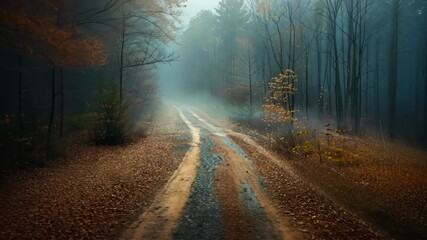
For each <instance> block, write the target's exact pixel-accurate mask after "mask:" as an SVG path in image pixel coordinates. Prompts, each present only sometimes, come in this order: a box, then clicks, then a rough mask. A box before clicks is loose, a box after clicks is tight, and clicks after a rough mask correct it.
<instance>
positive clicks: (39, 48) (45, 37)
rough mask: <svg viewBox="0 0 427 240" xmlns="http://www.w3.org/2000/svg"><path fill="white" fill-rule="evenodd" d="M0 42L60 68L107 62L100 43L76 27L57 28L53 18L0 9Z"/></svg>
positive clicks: (93, 65)
mask: <svg viewBox="0 0 427 240" xmlns="http://www.w3.org/2000/svg"><path fill="white" fill-rule="evenodd" d="M0 29H1V32H2V33H4V34H2V36H4V37H2V38H1V39H0V43H2V44H3V45H6V46H8V47H12V48H15V49H18V50H19V51H21V52H24V53H25V54H30V55H34V56H37V57H40V58H42V59H45V60H48V61H50V62H52V64H54V65H57V66H62V67H77V68H84V67H100V66H103V65H105V64H106V63H107V55H106V52H105V50H104V49H103V45H102V43H101V42H100V41H99V40H98V39H96V38H94V37H85V36H84V32H83V31H82V30H80V29H78V28H76V27H66V28H59V27H58V24H57V21H56V18H54V17H50V16H42V15H30V14H29V13H27V12H25V11H23V10H19V11H13V10H12V11H11V9H7V8H1V9H0Z"/></svg>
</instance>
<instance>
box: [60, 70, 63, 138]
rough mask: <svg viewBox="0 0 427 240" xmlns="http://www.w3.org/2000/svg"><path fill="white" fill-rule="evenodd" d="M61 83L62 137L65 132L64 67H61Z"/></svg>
mask: <svg viewBox="0 0 427 240" xmlns="http://www.w3.org/2000/svg"><path fill="white" fill-rule="evenodd" d="M59 83H60V86H59V87H60V92H61V101H60V105H59V108H60V109H59V111H60V120H59V122H60V123H59V137H60V138H62V136H63V134H64V69H63V68H60V69H59Z"/></svg>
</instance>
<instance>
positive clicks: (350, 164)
mask: <svg viewBox="0 0 427 240" xmlns="http://www.w3.org/2000/svg"><path fill="white" fill-rule="evenodd" d="M215 115H217V117H216V118H215V117H213V116H215ZM205 116H206V117H207V118H209V117H211V119H210V120H211V121H213V122H219V123H220V124H221V125H227V126H229V127H230V128H232V129H234V130H235V131H237V132H245V133H247V134H248V135H250V136H252V137H254V138H256V139H257V142H258V143H260V144H261V145H262V146H264V147H265V148H267V149H270V150H271V151H273V152H274V153H275V154H277V155H278V158H280V160H281V161H282V162H283V163H286V164H289V166H290V167H291V168H292V169H293V171H294V172H295V173H296V174H297V175H298V176H299V177H301V179H303V181H304V182H305V183H307V184H309V185H310V186H312V187H313V188H314V189H316V190H317V192H318V193H321V194H322V195H324V196H327V198H328V199H330V200H331V201H333V202H334V203H335V204H338V205H340V206H343V207H344V208H345V209H348V210H349V211H351V212H353V213H355V214H357V215H358V216H359V217H361V219H364V220H365V221H366V222H370V223H371V224H372V225H373V226H375V228H376V229H378V230H379V231H380V232H381V233H382V234H383V235H384V236H386V237H387V238H394V239H427V194H426V193H427V152H426V151H425V150H420V149H417V148H413V147H410V146H408V145H407V144H406V143H402V142H395V143H391V142H386V143H382V141H380V140H377V139H372V138H358V137H351V136H342V135H341V136H340V135H331V137H330V140H329V144H327V145H326V144H325V145H326V146H323V147H322V155H323V156H322V162H321V161H320V159H319V156H318V153H317V151H313V152H311V153H309V154H306V155H300V154H295V153H289V152H283V151H282V150H283V149H278V148H277V146H274V145H272V144H271V142H270V141H269V140H267V137H265V136H262V135H260V134H259V131H257V130H258V129H256V128H254V127H253V126H250V125H248V124H235V123H232V122H230V121H229V120H225V119H224V118H223V117H221V116H220V115H219V114H215V111H210V112H209V114H208V115H205ZM232 139H233V140H235V141H236V142H237V143H239V144H240V145H241V146H243V147H244V149H245V150H247V151H248V153H249V154H250V155H254V156H253V157H252V158H253V159H257V158H258V157H257V153H256V152H255V153H253V150H252V149H251V147H250V146H245V144H244V143H243V142H242V141H241V140H239V139H238V138H236V137H232ZM259 169H260V171H261V173H263V172H264V176H266V177H267V179H266V181H267V182H269V183H270V185H271V186H270V187H271V188H272V189H273V190H272V195H273V196H277V198H278V199H281V200H280V201H285V202H290V203H292V201H291V200H290V199H289V198H290V197H291V196H289V194H288V193H287V191H288V189H287V188H284V187H283V186H286V185H287V181H288V180H287V179H286V178H283V176H282V175H283V173H280V171H279V173H276V174H275V172H276V171H277V169H276V167H275V166H274V165H264V166H260V167H259ZM267 185H268V184H267ZM302 202H303V201H302ZM309 205H310V204H308V205H307V204H305V203H303V206H302V207H300V209H302V210H305V209H307V206H309ZM292 208H293V209H298V207H296V208H295V207H292ZM291 212H292V211H291ZM311 217H313V215H312V214H311ZM315 219H318V216H315ZM307 220H308V221H309V220H310V216H307ZM309 222H310V221H309ZM311 224H314V223H313V221H311ZM310 231H312V230H310Z"/></svg>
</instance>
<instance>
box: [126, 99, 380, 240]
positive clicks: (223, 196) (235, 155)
mask: <svg viewBox="0 0 427 240" xmlns="http://www.w3.org/2000/svg"><path fill="white" fill-rule="evenodd" d="M174 107H175V108H176V110H177V113H178V114H179V116H180V118H181V120H182V121H183V122H184V123H185V124H186V125H187V126H188V128H189V131H190V132H191V135H192V141H191V144H190V145H191V147H190V149H189V150H188V152H187V153H186V155H185V157H184V159H183V161H182V163H181V164H180V166H179V167H178V169H177V170H176V171H175V173H174V174H173V176H172V177H171V178H170V180H169V181H168V182H167V184H166V185H165V186H164V188H163V189H162V190H161V191H159V192H158V194H157V196H156V198H155V201H154V202H153V204H152V205H151V206H150V207H149V209H148V210H147V211H145V212H144V213H142V214H141V215H140V216H139V218H138V220H137V221H135V222H134V223H133V224H132V226H131V227H130V228H129V229H128V230H127V231H126V232H125V233H124V235H123V236H122V238H123V239H308V238H316V239H319V238H331V236H332V238H341V237H343V236H346V237H348V238H349V239H361V238H369V239H376V238H382V237H381V236H380V235H379V234H377V233H375V232H374V231H373V230H372V229H371V228H370V227H369V226H368V225H367V224H365V223H364V222H363V221H361V220H359V219H357V217H355V216H354V215H352V214H350V213H347V212H346V211H345V210H344V209H342V208H340V207H339V206H335V205H334V203H333V202H332V201H330V200H328V199H327V198H326V197H324V196H323V195H321V194H320V193H317V192H316V194H317V195H316V197H313V199H312V200H313V202H317V203H318V205H319V211H323V208H325V207H326V208H327V209H328V210H329V211H330V213H327V214H324V215H325V216H328V218H331V217H332V218H334V216H335V218H336V219H335V220H334V219H333V220H332V221H334V222H336V223H334V224H331V225H337V229H340V231H341V232H337V233H332V235H327V234H324V232H323V230H324V229H322V230H319V231H317V230H315V228H322V224H324V220H322V216H320V217H319V218H318V219H320V221H318V220H317V219H315V218H316V217H317V216H318V215H321V214H322V213H320V214H319V213H318V212H317V213H316V211H317V210H314V212H312V214H311V215H310V216H309V218H310V219H311V220H312V222H315V223H318V224H317V225H316V224H308V223H306V222H305V221H300V220H301V219H303V220H306V219H305V218H304V217H303V216H302V215H301V214H297V215H295V214H294V211H293V209H290V208H289V206H294V205H295V204H294V203H292V202H289V203H288V202H283V201H281V200H280V198H277V197H275V198H273V197H272V194H271V190H272V188H270V187H274V183H273V184H271V183H270V184H267V183H266V180H265V179H266V178H265V177H266V176H265V175H262V174H261V173H260V171H259V170H260V169H259V168H261V170H262V168H263V166H264V164H268V165H271V166H275V169H279V170H280V172H281V173H282V174H284V177H283V179H286V180H287V182H289V184H287V186H288V187H289V189H288V191H285V193H289V194H291V195H292V194H294V195H295V196H298V197H300V196H299V195H300V194H307V191H308V192H309V194H311V192H313V191H316V190H314V189H311V188H310V187H308V186H307V185H304V184H303V183H301V180H300V179H299V178H298V176H297V175H295V174H294V173H293V171H292V169H291V168H289V167H288V166H287V165H286V164H284V163H283V162H282V161H280V160H279V159H277V158H276V157H275V156H274V155H272V153H270V152H269V151H267V150H266V149H264V148H263V147H261V146H259V145H258V144H257V143H256V142H255V141H253V140H252V139H251V138H249V137H248V136H246V135H243V134H239V133H236V132H233V131H232V130H230V129H227V128H218V127H216V126H214V125H213V124H212V123H210V122H209V121H208V120H207V118H203V117H201V115H202V114H200V112H197V113H196V110H194V109H192V108H189V107H186V106H174ZM198 113H199V114H198ZM232 138H237V139H239V141H241V142H242V143H241V144H237V143H236V141H233V140H232ZM243 145H244V146H245V149H243V148H242V147H241V146H243ZM247 150H249V151H250V152H251V153H253V152H255V153H256V154H258V155H261V156H262V159H264V161H265V162H264V163H262V164H261V165H259V161H260V157H259V156H258V157H257V160H256V161H257V162H258V163H254V162H253V160H252V159H251V156H252V155H248V153H247ZM277 183H280V182H277ZM277 183H276V184H277ZM280 184H281V183H280ZM298 184H300V185H298ZM299 188H306V189H307V188H308V189H309V190H306V189H305V191H299V190H300V189H299ZM295 189H297V190H298V191H295ZM285 193H284V194H283V195H285ZM318 196H322V197H320V198H319V197H318ZM290 201H298V200H297V199H291V200H290ZM287 205H289V206H287ZM308 207H309V206H308ZM300 215H301V216H300ZM301 225H302V226H301ZM328 225H329V224H326V229H328ZM313 226H314V227H313ZM334 234H336V235H334Z"/></svg>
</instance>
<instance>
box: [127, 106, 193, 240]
mask: <svg viewBox="0 0 427 240" xmlns="http://www.w3.org/2000/svg"><path fill="white" fill-rule="evenodd" d="M175 108H176V110H177V112H178V114H179V116H180V117H181V119H182V121H183V122H184V123H185V124H186V125H187V126H188V127H189V129H190V131H191V135H192V142H191V146H190V149H189V150H188V152H187V153H186V155H185V157H184V159H183V161H182V162H181V164H180V165H179V167H178V169H177V170H176V171H175V172H174V174H173V175H172V177H171V178H170V179H169V181H168V182H167V184H166V185H165V187H164V188H163V189H162V190H161V191H160V192H159V193H158V194H157V196H156V198H155V200H154V202H153V203H152V205H151V206H150V207H149V208H148V210H147V211H145V212H144V213H143V214H141V215H140V216H139V217H138V220H137V221H135V222H134V223H133V224H132V225H131V227H130V228H129V229H128V230H127V231H126V232H125V234H124V235H123V236H122V239H171V238H172V234H173V231H174V229H175V228H176V226H177V225H178V220H179V219H180V217H181V215H182V211H183V209H184V206H185V204H186V202H187V200H188V197H189V195H190V190H191V185H192V184H193V182H194V179H195V177H196V172H197V168H198V166H199V163H200V161H199V156H200V144H201V142H200V129H199V128H197V127H195V126H194V125H193V124H192V123H191V122H190V121H188V119H187V118H186V117H185V116H184V114H183V113H182V111H181V109H180V108H178V107H177V106H175Z"/></svg>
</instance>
